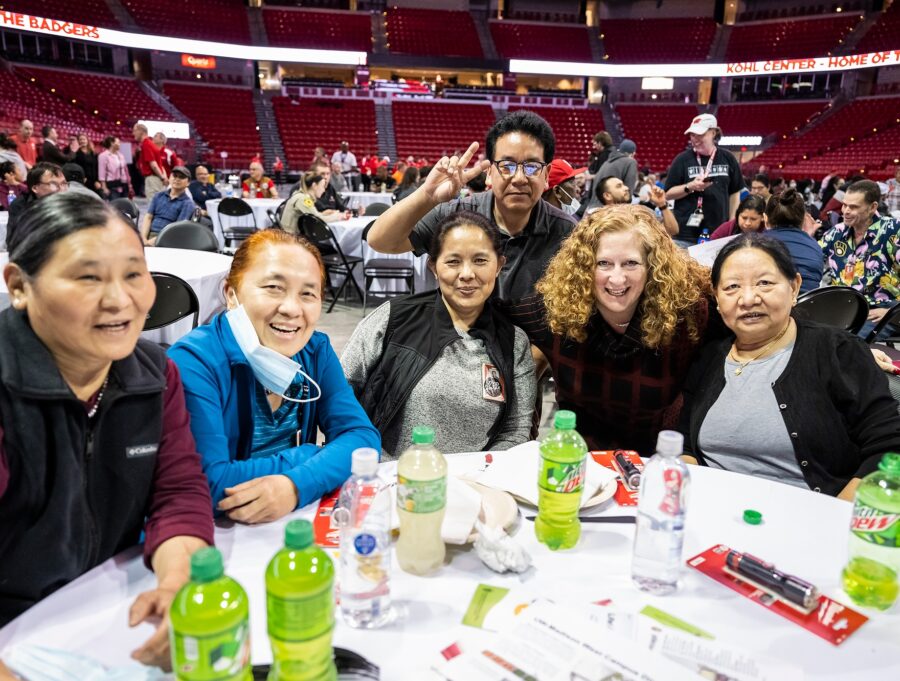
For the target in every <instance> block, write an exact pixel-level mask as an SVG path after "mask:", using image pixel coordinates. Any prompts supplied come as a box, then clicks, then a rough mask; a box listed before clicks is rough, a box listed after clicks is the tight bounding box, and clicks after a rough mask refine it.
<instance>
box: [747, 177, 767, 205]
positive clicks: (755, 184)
mask: <svg viewBox="0 0 900 681" xmlns="http://www.w3.org/2000/svg"><path fill="white" fill-rule="evenodd" d="M771 186H772V183H771V182H770V181H769V176H768V175H763V174H762V173H757V174H756V175H754V176H753V179H752V180H750V193H751V194H753V195H754V196H758V197H760V198H761V199H762V200H763V201H766V202H768V200H769V198H770V197H771V196H772V193H771V192H770V191H769V187H771Z"/></svg>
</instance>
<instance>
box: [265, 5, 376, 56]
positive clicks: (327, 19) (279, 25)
mask: <svg viewBox="0 0 900 681" xmlns="http://www.w3.org/2000/svg"><path fill="white" fill-rule="evenodd" d="M263 21H264V22H265V26H266V35H267V36H268V38H269V44H270V45H272V46H273V47H306V48H312V49H319V50H355V51H358V52H371V51H372V19H371V17H370V15H369V14H368V13H361V12H322V11H314V10H281V9H277V10H276V9H268V8H267V9H265V10H263Z"/></svg>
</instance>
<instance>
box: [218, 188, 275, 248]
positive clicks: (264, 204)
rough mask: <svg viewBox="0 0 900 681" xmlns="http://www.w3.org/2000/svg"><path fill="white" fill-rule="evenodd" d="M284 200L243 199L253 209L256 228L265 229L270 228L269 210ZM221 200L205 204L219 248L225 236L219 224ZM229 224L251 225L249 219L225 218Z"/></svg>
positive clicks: (222, 246)
mask: <svg viewBox="0 0 900 681" xmlns="http://www.w3.org/2000/svg"><path fill="white" fill-rule="evenodd" d="M284 200H285V199H244V201H246V202H247V203H248V204H249V205H250V208H252V209H253V217H255V218H256V227H257V228H258V229H265V228H266V227H269V226H270V222H269V213H268V211H269V209H271V210H275V209H276V208H278V206H280V205H281V204H282V203H283V202H284ZM221 202H222V199H209V200H208V201H207V202H206V212H207V213H209V219H210V220H212V223H213V233H214V234H215V235H216V239H218V240H219V248H224V247H225V236H224V235H223V234H222V224H221V223H220V222H219V204H220V203H221ZM226 220H228V221H229V224H234V225H247V226H249V225H251V224H252V223H251V221H250V218H249V217H247V218H226Z"/></svg>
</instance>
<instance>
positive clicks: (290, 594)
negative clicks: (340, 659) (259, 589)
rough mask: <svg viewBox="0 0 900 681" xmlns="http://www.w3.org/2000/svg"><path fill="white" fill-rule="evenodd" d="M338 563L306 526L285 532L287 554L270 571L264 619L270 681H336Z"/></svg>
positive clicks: (293, 526)
mask: <svg viewBox="0 0 900 681" xmlns="http://www.w3.org/2000/svg"><path fill="white" fill-rule="evenodd" d="M333 591H334V563H332V562H331V558H330V557H329V555H328V554H327V553H325V552H324V551H323V550H322V549H320V548H319V547H318V546H315V545H314V544H313V526H312V523H310V522H309V521H308V520H292V521H291V522H289V523H288V524H287V526H286V527H285V529H284V548H283V549H281V550H280V551H279V552H278V553H276V554H275V555H274V556H273V557H272V560H271V561H269V567H268V568H266V613H267V616H268V623H269V641H270V642H271V644H272V667H271V670H270V671H269V676H268V681H333V680H335V679H337V667H335V665H334V653H333V651H332V648H331V634H332V632H333V630H334V593H333Z"/></svg>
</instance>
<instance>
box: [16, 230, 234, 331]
mask: <svg viewBox="0 0 900 681" xmlns="http://www.w3.org/2000/svg"><path fill="white" fill-rule="evenodd" d="M144 255H145V256H146V258H147V267H148V268H149V269H150V271H151V272H165V273H166V274H174V275H175V276H177V277H181V278H182V279H184V280H185V281H186V282H187V283H188V284H190V287H191V288H192V289H194V293H196V294H197V299H198V301H199V302H200V320H199V323H200V324H203V323H204V322H205V321H206V320H207V319H209V318H210V317H212V316H213V315H214V314H215V313H216V312H218V311H219V310H221V309H223V308H224V306H225V297H224V295H223V294H222V282H223V281H224V280H225V275H226V274H228V270H229V269H231V257H230V256H227V255H222V254H220V253H207V252H205V251H190V250H186V249H180V248H145V249H144ZM7 262H9V254H8V253H0V268H2V266H4V265H6V263H7ZM7 307H9V291H8V290H7V288H6V282H5V281H3V280H2V278H0V310H2V309H5V308H7ZM190 330H191V318H190V317H188V318H187V319H182V320H181V321H180V322H177V323H175V324H171V325H170V326H167V327H164V328H162V329H157V330H155V331H145V332H144V333H143V334H141V336H142V337H143V338H146V339H147V340H152V341H155V342H157V343H168V344H169V345H171V344H172V343H174V342H175V341H177V340H178V339H179V338H181V337H182V336H183V335H185V334H186V333H188V332H189V331H190Z"/></svg>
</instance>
